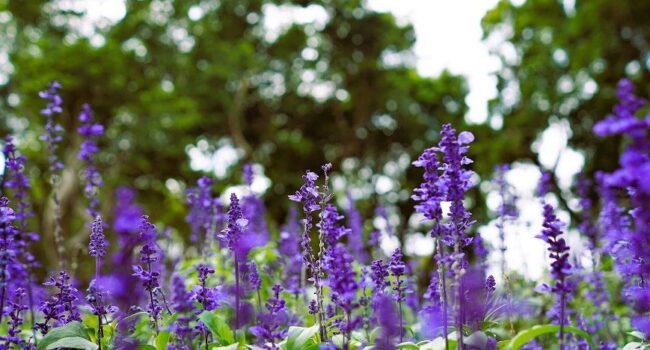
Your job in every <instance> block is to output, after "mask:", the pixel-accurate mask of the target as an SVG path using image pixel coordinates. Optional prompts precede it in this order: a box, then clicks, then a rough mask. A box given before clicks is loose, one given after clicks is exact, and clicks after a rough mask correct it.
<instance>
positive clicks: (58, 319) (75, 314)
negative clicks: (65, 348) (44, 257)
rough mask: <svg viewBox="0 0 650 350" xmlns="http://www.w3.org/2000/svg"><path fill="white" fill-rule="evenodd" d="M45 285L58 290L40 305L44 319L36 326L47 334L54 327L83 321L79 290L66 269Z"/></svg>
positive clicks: (42, 332)
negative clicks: (71, 282)
mask: <svg viewBox="0 0 650 350" xmlns="http://www.w3.org/2000/svg"><path fill="white" fill-rule="evenodd" d="M43 285H44V286H51V287H55V288H56V289H57V291H56V293H54V294H53V295H52V296H50V297H49V298H48V299H46V300H44V301H43V302H42V303H41V305H40V306H39V310H40V311H41V312H42V313H43V321H42V322H38V323H36V324H35V328H36V329H38V330H40V332H41V334H43V335H45V334H47V332H48V331H49V330H50V328H52V327H57V326H59V325H63V324H67V323H70V322H72V321H81V314H80V312H79V306H78V298H77V295H78V294H79V291H78V290H77V289H76V288H74V287H72V286H71V284H70V276H69V275H68V274H67V273H66V272H65V271H61V272H59V274H58V276H57V277H56V278H54V277H50V278H49V279H48V280H47V281H46V282H45V283H43Z"/></svg>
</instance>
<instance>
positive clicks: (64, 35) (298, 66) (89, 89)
mask: <svg viewBox="0 0 650 350" xmlns="http://www.w3.org/2000/svg"><path fill="white" fill-rule="evenodd" d="M423 1H425V0H423ZM431 1H434V0H431ZM436 1H437V0H436ZM447 1H456V0H447ZM478 1H481V0H472V1H469V0H468V1H465V2H466V4H465V6H468V7H471V6H475V5H476V4H477V2H478ZM438 2H443V3H444V1H438ZM88 3H90V4H91V6H92V3H93V1H92V0H90V1H88ZM269 8H279V9H280V10H281V11H300V10H301V9H309V10H310V11H316V12H320V13H324V14H325V16H324V18H325V20H323V21H318V20H310V19H309V18H307V19H304V20H298V21H289V23H288V25H286V26H284V27H282V30H281V31H279V32H278V33H269V32H268V31H267V30H265V26H264V21H265V16H266V15H267V14H268V11H267V10H268V9H269ZM123 9H124V11H123V13H122V15H121V16H119V18H117V19H115V20H113V21H109V20H106V19H101V20H98V21H90V22H89V21H88V19H87V17H88V16H87V13H85V12H84V11H83V10H82V9H80V8H79V7H78V6H77V2H75V1H38V0H30V1H21V0H14V1H11V0H0V33H2V35H0V115H1V116H2V117H0V136H5V135H7V134H14V135H16V137H17V138H18V141H19V146H20V149H21V151H22V152H24V153H25V154H26V156H27V157H28V159H29V166H28V171H29V175H30V176H31V177H32V179H33V181H32V186H33V188H32V195H33V197H34V198H35V208H34V209H35V211H36V213H37V217H38V218H39V221H38V222H36V223H35V225H36V224H38V226H37V227H35V229H36V230H37V231H38V232H41V233H42V239H41V242H40V243H39V244H38V245H37V249H39V255H40V256H41V257H42V258H43V259H45V261H46V262H47V263H46V264H45V265H46V266H48V265H50V266H54V263H53V260H54V259H55V253H54V251H53V250H52V249H49V248H48V247H52V246H53V238H52V234H51V230H52V228H51V224H50V223H49V221H48V220H45V219H40V218H47V217H48V215H46V214H47V213H48V211H49V210H51V205H49V204H48V203H50V201H48V200H47V196H48V195H49V193H50V188H49V185H48V182H47V181H46V175H45V173H44V172H45V171H46V168H47V166H46V157H45V154H44V149H43V145H42V144H41V143H40V141H39V140H38V137H39V135H40V134H41V133H42V130H43V121H44V119H43V117H42V116H40V115H39V110H40V109H41V108H42V106H43V101H42V100H40V99H39V98H38V97H37V92H38V91H40V90H43V89H44V88H45V87H46V86H47V84H48V83H49V82H50V81H52V80H59V81H60V82H61V84H62V85H63V89H62V96H63V100H64V110H65V112H64V114H63V116H62V119H61V123H62V124H63V126H64V127H65V129H66V130H67V132H66V134H65V135H66V136H65V138H64V144H65V145H64V146H63V147H62V148H63V152H62V153H61V154H62V158H63V160H64V163H65V166H66V171H65V175H64V182H63V185H62V189H61V196H62V203H63V209H64V210H63V213H64V223H63V224H64V234H65V236H66V246H67V247H68V249H69V251H70V252H71V254H72V255H83V254H79V253H80V252H82V251H83V250H84V249H85V248H84V246H85V242H86V239H87V238H86V237H87V232H86V228H85V225H84V221H85V220H87V218H86V217H85V214H84V212H83V207H84V205H85V199H84V198H83V194H82V188H81V185H80V182H79V176H77V175H78V174H79V172H80V168H81V164H80V162H79V161H78V160H77V159H76V150H77V148H78V145H79V143H80V140H79V138H78V136H77V135H76V132H75V130H76V128H77V126H78V121H77V115H78V112H79V111H80V108H81V106H82V104H83V103H86V102H88V103H90V104H91V105H92V107H93V109H94V111H95V115H96V118H97V119H98V120H99V121H100V122H101V123H103V124H104V125H105V126H106V128H107V137H105V138H104V139H103V140H102V141H101V142H100V146H101V148H102V151H101V153H100V155H99V165H100V169H101V171H102V174H103V177H104V180H105V183H106V184H105V186H104V188H103V190H102V193H101V196H102V212H103V213H104V215H105V216H106V217H107V220H109V221H110V220H111V215H112V205H113V203H114V200H113V199H114V191H115V189H116V188H117V187H118V186H123V185H128V186H131V187H133V188H135V189H136V190H137V194H138V202H139V203H140V204H141V205H142V206H143V207H144V208H145V211H146V212H147V213H148V214H149V215H151V217H152V218H153V219H154V220H155V221H157V222H164V223H165V224H166V225H169V226H170V227H174V228H176V229H177V230H178V232H179V233H180V234H181V236H185V237H187V236H188V229H187V224H186V223H185V222H184V217H185V215H186V209H185V207H184V193H185V190H186V189H187V188H188V187H189V186H194V184H195V183H196V180H197V179H198V178H199V177H200V176H202V175H204V174H210V175H211V176H213V177H215V178H216V183H217V189H218V190H219V191H225V190H226V189H228V188H229V187H230V186H231V185H235V184H238V183H241V166H242V165H243V164H244V163H245V162H253V163H255V164H256V172H257V173H258V174H259V175H260V176H261V175H262V174H263V175H264V177H265V178H268V179H270V182H269V181H267V182H266V183H265V185H268V188H266V189H265V191H264V194H263V199H264V201H265V203H266V205H267V208H268V215H269V219H271V221H272V222H276V223H278V222H281V221H282V220H283V219H284V216H285V214H286V212H287V209H288V206H289V204H290V202H289V201H288V200H287V197H286V196H287V194H289V193H292V192H293V191H295V189H296V188H298V187H299V185H300V183H301V177H300V176H301V174H302V173H303V172H304V171H305V170H306V169H313V170H316V169H318V168H319V167H320V165H321V164H322V163H324V162H332V163H333V164H334V171H335V173H336V174H337V179H338V180H337V181H338V182H337V183H335V188H336V189H337V190H338V191H339V192H341V191H342V190H341V189H344V188H348V189H354V196H355V197H357V198H358V199H359V202H358V204H357V206H358V207H359V208H360V209H361V211H362V212H363V213H364V216H365V217H366V218H371V217H372V215H373V211H374V208H375V206H376V205H377V204H384V205H387V206H388V207H389V208H390V210H391V212H392V213H393V214H400V215H399V217H401V218H403V219H401V220H396V221H395V223H396V224H398V225H399V226H398V227H397V232H398V234H399V235H400V236H404V235H407V234H408V233H409V225H408V220H407V219H406V218H409V217H410V215H411V214H412V204H413V203H412V202H411V201H410V199H409V196H410V191H411V189H412V188H413V187H414V186H415V185H416V184H417V183H418V182H419V181H420V178H421V173H420V171H419V170H418V169H412V168H410V167H409V164H410V162H411V161H412V160H413V159H415V158H416V157H417V155H418V154H419V153H420V152H421V151H422V150H423V149H425V148H426V147H429V146H431V145H433V144H435V143H436V142H437V132H438V131H439V130H440V126H441V124H442V123H448V122H451V123H453V124H454V126H455V127H456V128H457V129H465V130H471V131H472V132H474V134H475V135H476V137H477V141H476V142H475V144H474V145H473V146H472V150H471V157H472V158H473V159H474V160H475V161H476V163H475V166H474V169H475V170H476V171H477V172H478V174H479V176H480V178H481V180H488V179H489V178H490V176H491V172H492V169H493V167H494V166H495V165H496V164H499V163H509V162H513V161H520V162H524V163H530V164H533V165H536V166H541V167H544V168H549V166H548V164H543V163H544V162H541V161H540V153H541V152H543V150H541V149H540V147H539V140H540V135H542V134H543V132H544V131H545V130H547V129H548V128H549V126H552V125H557V124H562V125H567V126H568V127H569V128H568V129H569V131H570V132H569V134H570V138H569V139H568V144H567V145H566V147H568V148H570V149H572V150H574V151H575V152H578V153H579V154H581V155H583V156H584V159H585V167H584V171H585V172H587V173H591V172H593V171H594V169H605V170H607V169H611V168H613V167H614V165H615V159H616V158H617V154H618V152H619V149H620V140H619V139H615V138H614V139H609V140H607V141H606V142H604V141H601V140H597V139H595V138H594V136H593V135H592V133H591V127H592V125H593V123H594V121H596V120H598V119H601V118H603V117H605V116H606V115H607V114H608V112H609V111H610V110H611V108H612V105H613V104H614V103H615V93H614V88H615V85H616V82H617V81H618V80H619V79H620V78H622V77H625V76H628V77H630V78H631V79H633V80H634V81H635V82H636V83H637V85H638V86H639V89H640V90H642V91H641V92H640V94H641V95H642V96H648V95H650V84H649V81H650V1H607V0H588V1H580V0H574V1H569V0H567V1H556V0H534V1H533V0H530V1H517V2H516V3H512V2H509V1H500V2H498V3H496V5H495V6H494V8H493V9H491V10H489V11H488V12H487V13H486V14H485V16H484V18H483V20H482V27H483V30H484V34H483V35H484V41H485V45H487V46H488V47H489V48H490V50H491V51H492V54H494V55H495V56H496V57H497V58H498V61H499V62H500V64H499V67H498V69H497V71H496V73H495V74H496V78H497V80H496V84H497V86H496V87H497V95H496V97H495V98H494V99H492V100H490V101H489V114H488V117H487V119H486V120H485V122H482V123H473V122H468V121H467V118H466V115H467V113H468V104H467V103H466V96H467V94H468V92H469V91H468V84H467V83H466V79H465V78H464V77H463V76H459V75H455V74H452V73H450V72H449V71H445V70H443V71H442V73H440V74H439V75H437V76H435V77H428V76H422V75H421V74H420V73H419V72H418V70H417V69H416V64H415V62H414V60H413V59H409V57H412V51H413V46H414V44H415V42H416V40H421V39H422V38H417V37H416V36H415V31H414V29H413V27H412V26H411V25H410V24H408V23H402V21H398V20H397V19H396V18H395V17H394V16H393V15H392V14H391V13H388V12H376V11H374V10H372V9H371V8H370V7H369V6H368V4H367V3H366V2H364V1H358V0H322V1H305V0H298V1H278V0H276V1H265V0H203V1H195V0H184V1H164V0H155V1H149V0H142V1H125V2H124V8H123ZM281 13H283V12H281ZM298 13H299V16H300V13H301V12H298ZM281 17H282V16H281ZM427 35H431V36H446V35H450V33H448V32H431V33H428V34H427ZM439 54H440V55H445V52H444V51H443V50H441V51H440V52H439ZM391 57H392V58H393V59H390V58H391ZM395 57H399V58H400V59H397V60H396V59H394V58H395ZM536 145H537V146H536ZM596 155H597V156H596ZM552 170H557V169H552ZM386 180H390V181H388V182H387V181H386ZM382 183H383V185H382ZM386 183H388V184H389V185H388V186H386V185H385V184H386ZM337 184H338V185H337ZM341 184H343V185H341ZM264 187H266V186H264ZM262 189H264V188H262ZM377 189H379V191H377ZM568 190H569V187H568V186H560V190H559V192H558V193H557V195H558V198H560V199H561V200H564V201H563V204H564V205H565V209H567V210H568V211H569V212H570V211H571V210H572V209H571V206H570V205H567V203H568V202H569V201H570V199H571V198H572V197H571V194H570V193H569V192H568ZM472 196H473V197H472V199H473V200H472V201H471V204H472V205H473V207H474V209H473V210H474V214H475V216H476V217H477V218H478V219H479V220H483V219H486V218H488V217H489V216H490V212H489V211H488V210H487V206H486V204H485V200H484V197H485V191H481V190H480V187H478V188H477V190H476V191H474V192H473V193H472ZM341 198H343V196H341ZM395 217H398V215H395ZM367 225H371V223H367ZM109 236H110V234H109Z"/></svg>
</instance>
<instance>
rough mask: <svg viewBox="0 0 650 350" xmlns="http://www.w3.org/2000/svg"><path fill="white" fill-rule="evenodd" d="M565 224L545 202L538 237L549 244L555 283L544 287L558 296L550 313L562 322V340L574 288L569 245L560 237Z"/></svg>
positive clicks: (557, 320) (556, 320)
mask: <svg viewBox="0 0 650 350" xmlns="http://www.w3.org/2000/svg"><path fill="white" fill-rule="evenodd" d="M563 226H564V224H563V223H562V222H561V221H560V220H559V219H558V218H557V217H556V216H555V214H554V213H553V207H552V206H551V205H550V204H545V205H544V223H543V227H544V229H543V230H542V233H541V234H540V235H538V236H536V237H537V238H540V239H542V240H543V241H544V242H546V243H547V244H548V251H549V257H550V258H551V276H552V277H553V280H554V283H553V286H552V287H543V289H548V290H549V291H551V292H552V293H553V294H555V295H556V296H557V302H556V305H555V307H554V308H553V309H552V310H551V313H550V315H551V316H552V317H553V319H554V321H555V322H557V323H559V324H560V342H562V341H563V338H564V333H563V331H564V329H563V328H562V327H563V326H564V325H565V324H566V315H567V310H566V304H567V298H568V296H569V295H570V293H571V292H572V290H573V289H572V286H571V284H570V283H569V281H568V277H569V276H570V275H571V272H572V271H571V270H572V268H571V264H570V263H569V246H568V245H567V244H566V241H565V240H564V238H562V237H560V236H561V235H562V228H563Z"/></svg>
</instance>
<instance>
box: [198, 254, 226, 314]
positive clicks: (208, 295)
mask: <svg viewBox="0 0 650 350" xmlns="http://www.w3.org/2000/svg"><path fill="white" fill-rule="evenodd" d="M196 271H197V273H198V275H199V284H198V285H197V286H195V287H194V289H193V290H192V299H194V300H196V301H197V302H199V304H201V306H202V307H203V310H207V311H211V310H215V309H217V308H218V307H220V306H221V304H220V298H221V296H220V291H219V289H218V288H211V287H208V277H210V275H212V274H214V268H212V267H211V266H209V265H205V264H201V265H199V266H198V267H197V268H196Z"/></svg>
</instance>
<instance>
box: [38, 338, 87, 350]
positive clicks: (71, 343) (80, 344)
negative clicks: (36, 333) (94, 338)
mask: <svg viewBox="0 0 650 350" xmlns="http://www.w3.org/2000/svg"><path fill="white" fill-rule="evenodd" d="M38 345H39V347H40V345H41V344H38ZM58 348H67V349H82V350H95V349H97V348H99V347H98V346H97V344H95V343H93V342H91V341H90V340H88V339H84V338H82V337H66V338H61V339H59V340H57V341H55V342H53V343H50V345H48V346H47V347H46V348H45V349H47V350H52V349H58Z"/></svg>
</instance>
